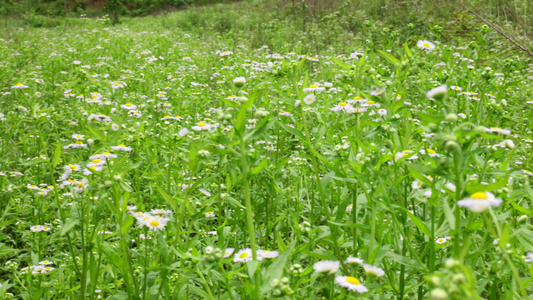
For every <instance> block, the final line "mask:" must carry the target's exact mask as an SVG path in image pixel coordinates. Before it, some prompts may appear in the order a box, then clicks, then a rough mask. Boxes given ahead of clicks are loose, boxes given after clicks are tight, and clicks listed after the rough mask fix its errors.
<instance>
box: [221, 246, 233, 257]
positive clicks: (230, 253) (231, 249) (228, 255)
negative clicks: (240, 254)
mask: <svg viewBox="0 0 533 300" xmlns="http://www.w3.org/2000/svg"><path fill="white" fill-rule="evenodd" d="M233 252H235V249H234V248H226V250H224V256H222V257H223V258H228V257H230V256H231V255H232V254H233Z"/></svg>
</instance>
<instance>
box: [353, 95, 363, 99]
mask: <svg viewBox="0 0 533 300" xmlns="http://www.w3.org/2000/svg"><path fill="white" fill-rule="evenodd" d="M353 99H354V100H361V99H363V98H361V97H359V96H357V97H353Z"/></svg>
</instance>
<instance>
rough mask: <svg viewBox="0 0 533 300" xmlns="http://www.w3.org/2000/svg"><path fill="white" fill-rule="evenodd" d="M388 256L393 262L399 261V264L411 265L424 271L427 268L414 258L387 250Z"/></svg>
mask: <svg viewBox="0 0 533 300" xmlns="http://www.w3.org/2000/svg"><path fill="white" fill-rule="evenodd" d="M387 257H388V258H390V259H391V260H392V262H397V263H399V264H402V265H405V266H408V267H411V268H413V269H417V270H421V271H423V270H424V269H425V268H424V266H420V265H419V264H418V262H417V261H416V260H414V259H412V258H409V257H406V256H403V255H399V254H396V253H394V252H390V251H389V252H387Z"/></svg>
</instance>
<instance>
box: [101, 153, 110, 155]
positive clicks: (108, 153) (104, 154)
mask: <svg viewBox="0 0 533 300" xmlns="http://www.w3.org/2000/svg"><path fill="white" fill-rule="evenodd" d="M109 154H111V153H110V152H104V153H103V155H109Z"/></svg>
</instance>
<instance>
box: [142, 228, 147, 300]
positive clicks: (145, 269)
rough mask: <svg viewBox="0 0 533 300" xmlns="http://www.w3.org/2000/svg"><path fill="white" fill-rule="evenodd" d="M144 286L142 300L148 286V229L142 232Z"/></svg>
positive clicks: (144, 297)
mask: <svg viewBox="0 0 533 300" xmlns="http://www.w3.org/2000/svg"><path fill="white" fill-rule="evenodd" d="M143 267H144V270H143V273H144V284H143V287H142V295H143V299H146V286H147V285H148V271H147V270H148V229H146V228H145V230H144V266H143Z"/></svg>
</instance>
